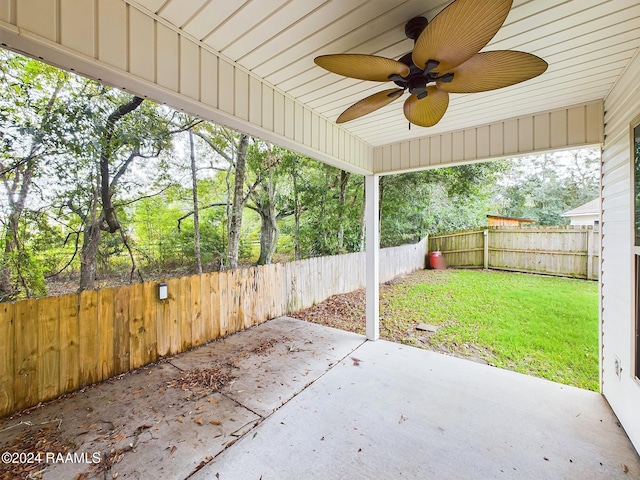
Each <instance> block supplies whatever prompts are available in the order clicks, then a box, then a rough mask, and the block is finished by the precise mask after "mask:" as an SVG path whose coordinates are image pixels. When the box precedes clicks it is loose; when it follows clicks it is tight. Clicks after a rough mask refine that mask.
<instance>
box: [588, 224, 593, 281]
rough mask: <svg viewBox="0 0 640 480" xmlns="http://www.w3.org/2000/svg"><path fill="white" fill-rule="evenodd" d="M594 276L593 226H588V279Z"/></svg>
mask: <svg viewBox="0 0 640 480" xmlns="http://www.w3.org/2000/svg"><path fill="white" fill-rule="evenodd" d="M592 277H593V227H588V228H587V280H591V279H592Z"/></svg>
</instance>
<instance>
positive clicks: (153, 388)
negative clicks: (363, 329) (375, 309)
mask: <svg viewBox="0 0 640 480" xmlns="http://www.w3.org/2000/svg"><path fill="white" fill-rule="evenodd" d="M364 341H365V340H364V337H363V336H361V335H356V334H353V333H349V332H343V331H340V330H336V329H330V328H326V327H322V326H320V325H313V324H310V323H306V322H301V321H299V320H294V319H290V318H280V319H275V320H272V321H270V322H267V323H264V324H262V325H259V326H257V327H254V328H251V329H249V330H246V331H244V332H241V333H239V334H236V335H232V336H230V337H227V338H225V339H221V340H218V341H214V342H211V343H209V344H207V345H204V346H202V347H200V348H197V349H195V350H192V351H190V352H186V353H183V354H181V355H178V356H175V357H172V358H169V359H165V360H163V361H161V362H160V363H158V364H156V365H151V366H148V367H145V368H141V369H138V370H136V371H134V372H132V373H129V374H125V375H121V376H119V377H117V378H114V379H111V380H109V381H107V382H104V383H102V384H98V385H95V386H92V387H88V388H85V389H83V390H82V391H79V392H76V393H74V394H71V395H68V396H66V397H63V398H60V399H57V400H55V401H53V402H50V403H48V404H46V405H44V406H42V407H39V408H34V409H29V410H27V411H25V412H22V413H21V414H18V415H14V416H12V417H8V418H5V419H1V420H0V451H1V452H6V451H8V452H13V451H17V450H19V449H18V448H17V446H18V445H20V444H21V443H22V444H23V445H24V442H23V441H22V442H21V441H20V440H24V439H25V438H33V439H38V438H39V437H41V438H42V440H46V442H49V443H48V444H47V443H46V442H45V443H44V444H42V445H40V449H41V451H43V452H48V451H50V450H56V445H57V453H60V452H59V450H60V446H61V445H65V446H66V447H67V450H66V451H65V452H64V453H67V452H71V453H78V454H82V453H87V454H88V457H91V455H92V454H94V453H96V454H97V455H98V458H99V459H100V461H99V462H98V463H96V464H92V463H91V462H90V461H89V462H64V463H63V462H50V463H48V464H47V463H45V464H43V465H42V466H41V467H42V468H40V469H39V470H37V471H38V472H40V474H41V475H42V477H41V478H44V479H45V480H47V479H52V480H58V479H67V478H68V479H73V478H76V476H78V475H80V477H79V478H116V477H112V476H113V475H116V474H117V478H134V479H148V478H162V479H184V478H187V477H188V476H189V475H190V474H191V473H192V472H194V471H196V470H197V469H198V468H200V467H201V466H202V465H204V464H206V463H207V462H209V461H210V460H211V459H213V458H214V457H215V456H216V455H218V454H219V453H220V452H222V451H223V450H224V449H226V448H228V447H229V446H230V445H233V444H234V443H235V442H236V441H237V440H238V439H239V438H240V437H242V436H243V435H246V434H248V433H249V432H251V431H252V430H253V429H254V428H255V427H256V426H257V425H259V423H260V422H261V421H263V420H264V418H266V417H267V416H268V415H270V414H271V413H272V412H273V411H274V410H275V409H277V408H278V407H280V406H281V405H282V404H284V403H286V402H287V401H288V400H289V399H291V398H292V397H293V396H295V395H296V394H298V393H299V392H301V391H302V390H303V389H304V388H305V386H307V385H308V384H310V383H312V382H313V381H314V380H316V379H317V378H319V377H320V376H322V375H323V374H325V373H326V371H327V370H329V369H330V368H331V366H333V365H334V364H336V363H337V362H339V361H340V360H341V359H343V358H344V357H346V356H348V355H349V354H350V353H351V352H352V351H353V350H355V349H356V348H357V347H359V346H360V345H361V344H362V343H364ZM206 369H212V372H214V373H215V372H216V371H218V370H219V371H220V372H222V373H224V374H225V375H227V376H229V377H231V381H229V382H228V383H226V385H224V386H223V387H222V388H220V389H214V388H208V387H207V386H206V385H200V384H198V383H197V382H181V379H182V378H185V377H186V376H187V374H189V373H190V372H196V371H198V370H200V371H203V370H206ZM17 437H18V439H17ZM52 439H55V440H57V443H56V444H52V443H50V442H51V440H52ZM40 443H42V442H40ZM48 445H50V446H48ZM52 453H56V452H52ZM7 467H8V465H2V464H0V478H2V479H4V478H5V476H6V475H5V476H3V475H4V474H5V473H7V470H8V469H7ZM10 475H13V474H10ZM6 478H19V477H15V476H8V477H6Z"/></svg>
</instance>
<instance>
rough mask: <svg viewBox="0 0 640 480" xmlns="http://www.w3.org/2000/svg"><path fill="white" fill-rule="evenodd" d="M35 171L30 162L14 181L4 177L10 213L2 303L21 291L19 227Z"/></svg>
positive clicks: (0, 271) (0, 279) (0, 280)
mask: <svg viewBox="0 0 640 480" xmlns="http://www.w3.org/2000/svg"><path fill="white" fill-rule="evenodd" d="M34 169H35V163H34V162H32V161H29V162H27V163H25V165H24V168H19V169H17V170H16V171H15V173H14V178H13V179H12V181H9V179H8V178H7V176H6V175H3V176H2V180H3V182H4V184H5V188H6V191H7V200H8V203H9V208H10V212H9V218H8V219H7V229H6V232H5V244H4V262H2V267H0V301H9V300H13V299H15V296H16V295H17V294H18V293H19V291H20V289H19V287H18V285H17V284H16V282H15V281H14V277H20V276H21V272H20V268H21V264H20V263H21V262H20V261H19V256H20V248H21V247H20V242H19V226H20V218H21V217H22V214H23V213H24V208H25V204H26V201H27V195H28V193H29V188H30V187H31V183H32V180H33V173H34ZM24 287H25V289H26V291H25V293H26V295H27V297H28V296H30V295H29V288H28V285H24Z"/></svg>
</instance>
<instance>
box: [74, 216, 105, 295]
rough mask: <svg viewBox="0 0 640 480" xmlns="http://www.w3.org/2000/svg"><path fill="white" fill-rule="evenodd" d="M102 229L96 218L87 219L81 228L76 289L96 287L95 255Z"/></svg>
mask: <svg viewBox="0 0 640 480" xmlns="http://www.w3.org/2000/svg"><path fill="white" fill-rule="evenodd" d="M101 237H102V229H101V228H100V222H99V221H98V220H97V219H94V220H93V221H89V222H88V223H87V224H85V227H84V229H83V240H82V252H81V254H80V286H79V288H78V291H80V292H81V291H83V290H93V289H94V288H96V274H97V266H96V256H97V254H98V247H99V246H100V238H101Z"/></svg>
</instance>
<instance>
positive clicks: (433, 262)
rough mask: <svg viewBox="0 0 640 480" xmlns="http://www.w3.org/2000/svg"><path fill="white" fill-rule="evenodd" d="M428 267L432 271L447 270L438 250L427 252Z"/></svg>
mask: <svg viewBox="0 0 640 480" xmlns="http://www.w3.org/2000/svg"><path fill="white" fill-rule="evenodd" d="M429 266H430V267H431V268H433V269H434V270H444V269H445V268H447V262H446V261H445V259H444V257H443V256H442V252H441V251H440V250H436V251H435V252H429Z"/></svg>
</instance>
